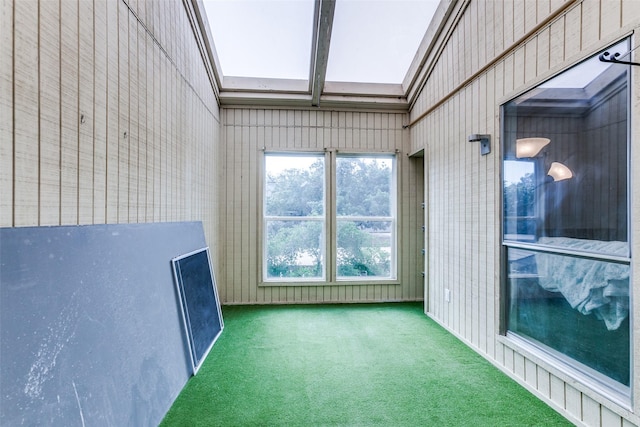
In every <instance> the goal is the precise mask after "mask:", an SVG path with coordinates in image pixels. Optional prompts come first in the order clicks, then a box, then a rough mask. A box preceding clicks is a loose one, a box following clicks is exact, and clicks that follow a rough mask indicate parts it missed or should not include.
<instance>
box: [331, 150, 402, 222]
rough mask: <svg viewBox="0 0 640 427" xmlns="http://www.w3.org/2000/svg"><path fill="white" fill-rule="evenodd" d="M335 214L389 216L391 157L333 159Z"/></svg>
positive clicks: (344, 157)
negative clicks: (334, 171)
mask: <svg viewBox="0 0 640 427" xmlns="http://www.w3.org/2000/svg"><path fill="white" fill-rule="evenodd" d="M336 169H337V170H336V193H337V196H336V197H337V200H336V203H337V205H336V206H337V212H338V216H377V217H381V216H386V217H388V216H391V215H392V214H391V206H392V202H391V201H392V199H391V182H392V170H393V158H391V157H368V158H367V157H350V156H339V157H338V158H337V159H336Z"/></svg>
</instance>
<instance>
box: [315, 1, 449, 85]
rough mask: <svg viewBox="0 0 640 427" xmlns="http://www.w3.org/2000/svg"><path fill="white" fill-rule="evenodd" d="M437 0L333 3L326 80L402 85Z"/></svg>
mask: <svg viewBox="0 0 640 427" xmlns="http://www.w3.org/2000/svg"><path fill="white" fill-rule="evenodd" d="M439 3H440V1H439V0H337V2H336V9H335V16H334V19H333V31H332V36H331V46H330V49H329V61H328V65H327V75H326V80H327V81H340V82H362V83H402V80H403V79H404V77H405V74H406V73H407V70H408V69H409V65H411V61H412V60H413V57H414V56H415V54H416V51H417V50H418V46H419V45H420V42H421V41H422V37H423V36H424V34H425V32H426V30H427V27H428V26H429V23H430V22H431V19H432V17H433V15H434V13H435V11H436V9H437V7H438V4H439Z"/></svg>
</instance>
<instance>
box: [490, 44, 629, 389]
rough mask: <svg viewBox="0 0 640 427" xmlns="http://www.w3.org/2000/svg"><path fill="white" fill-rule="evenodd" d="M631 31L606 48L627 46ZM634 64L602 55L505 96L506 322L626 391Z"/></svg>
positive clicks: (516, 331) (510, 329)
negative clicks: (507, 98) (631, 66)
mask: <svg viewBox="0 0 640 427" xmlns="http://www.w3.org/2000/svg"><path fill="white" fill-rule="evenodd" d="M628 50H629V49H628V41H626V40H625V41H623V42H621V43H619V44H618V45H616V46H613V47H611V48H609V49H607V51H608V52H610V53H611V54H613V53H615V52H620V53H622V54H624V53H626V52H628ZM628 87H629V70H628V66H626V65H621V64H611V63H605V62H602V61H600V60H599V58H598V57H597V56H594V57H593V58H591V59H589V60H587V61H585V62H583V63H581V64H579V65H578V66H576V67H574V68H572V69H570V70H568V71H566V72H564V73H562V74H561V75H559V76H557V77H556V78H553V79H551V80H549V81H547V82H545V83H544V84H541V85H539V86H538V87H536V88H534V89H532V90H530V91H528V92H527V93H525V94H523V95H521V96H519V97H518V98H516V99H514V100H512V101H510V102H508V103H506V104H505V105H504V106H503V119H504V121H503V141H504V150H503V154H504V158H503V184H504V185H503V204H504V208H503V242H504V246H505V253H506V261H507V262H506V263H505V265H506V268H507V271H506V277H507V280H506V285H507V297H508V301H507V304H506V311H507V330H508V333H509V334H515V335H518V336H519V337H521V338H524V339H525V340H528V341H530V342H531V343H533V344H535V346H537V347H538V348H540V349H542V351H545V352H546V353H547V354H551V355H552V356H553V357H557V358H559V359H560V360H561V361H562V362H563V363H566V364H569V365H570V366H571V367H572V368H575V369H577V370H578V371H579V372H582V373H584V374H585V375H588V376H589V377H590V378H592V379H595V380H597V381H600V382H602V383H603V384H605V385H610V386H611V387H612V388H613V389H614V390H617V391H622V392H628V387H629V384H630V380H631V379H630V353H631V348H630V321H629V297H630V288H629V278H630V277H629V276H630V268H629V266H630V251H629V236H628V234H629V233H628V224H629V188H628V186H629V184H628V175H629V173H628V129H629V113H628V111H629V108H628V105H629V97H628Z"/></svg>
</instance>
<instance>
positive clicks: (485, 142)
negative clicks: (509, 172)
mask: <svg viewBox="0 0 640 427" xmlns="http://www.w3.org/2000/svg"><path fill="white" fill-rule="evenodd" d="M467 139H468V140H469V142H476V141H480V154H481V155H483V156H484V155H487V154H489V153H490V152H491V135H483V134H479V133H474V134H471V135H469V137H468V138H467Z"/></svg>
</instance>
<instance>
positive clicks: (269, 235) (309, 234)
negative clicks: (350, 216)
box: [264, 154, 326, 281]
mask: <svg viewBox="0 0 640 427" xmlns="http://www.w3.org/2000/svg"><path fill="white" fill-rule="evenodd" d="M324 170H325V166H324V155H296V156H294V155H277V154H269V155H266V156H265V185H264V230H265V245H264V247H265V257H264V259H265V260H266V262H265V263H264V268H265V272H264V277H265V279H266V280H274V279H275V280H279V281H280V280H283V281H286V280H323V279H324V277H325V259H326V255H325V235H326V226H325V212H326V207H325V171H324Z"/></svg>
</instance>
